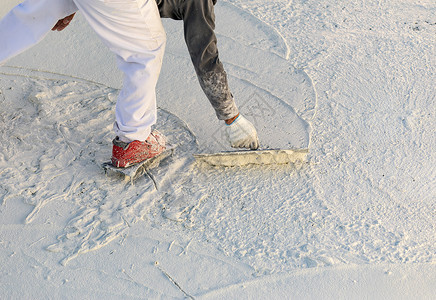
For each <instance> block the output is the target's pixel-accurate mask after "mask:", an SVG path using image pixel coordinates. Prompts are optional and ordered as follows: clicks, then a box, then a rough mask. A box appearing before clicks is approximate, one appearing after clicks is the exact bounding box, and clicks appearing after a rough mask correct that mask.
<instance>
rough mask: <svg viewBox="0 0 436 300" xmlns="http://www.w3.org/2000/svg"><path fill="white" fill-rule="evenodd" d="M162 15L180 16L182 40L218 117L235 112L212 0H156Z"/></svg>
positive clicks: (227, 116)
mask: <svg viewBox="0 0 436 300" xmlns="http://www.w3.org/2000/svg"><path fill="white" fill-rule="evenodd" d="M156 2H157V4H158V7H159V12H160V15H161V17H163V18H172V19H175V20H183V24H184V33H185V42H186V45H187V46H188V51H189V54H190V56H191V60H192V63H193V64H194V68H195V71H196V73H197V76H198V80H199V82H200V85H201V87H202V89H203V91H204V93H205V94H206V96H207V98H208V99H209V101H210V103H211V104H212V106H213V108H214V109H215V112H216V115H217V117H218V119H220V120H227V119H230V118H232V117H234V116H236V115H237V114H238V108H237V107H236V104H235V101H234V99H233V96H232V94H231V92H230V89H229V85H228V81H227V74H226V72H225V71H224V67H223V64H222V63H221V62H220V60H219V56H218V48H217V39H216V36H215V32H214V29H215V14H214V4H215V3H216V0H156Z"/></svg>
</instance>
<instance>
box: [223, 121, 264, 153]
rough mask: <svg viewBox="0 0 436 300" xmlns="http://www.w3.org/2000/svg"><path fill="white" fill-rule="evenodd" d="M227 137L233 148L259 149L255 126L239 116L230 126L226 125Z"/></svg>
mask: <svg viewBox="0 0 436 300" xmlns="http://www.w3.org/2000/svg"><path fill="white" fill-rule="evenodd" d="M226 135H227V139H228V141H229V142H230V145H231V146H232V147H233V148H250V149H251V150H255V149H257V148H259V139H258V137H257V131H256V128H254V126H253V124H251V122H250V121H248V120H247V119H246V118H244V117H243V116H242V115H239V116H238V117H237V118H236V119H235V120H234V121H233V122H232V123H231V124H230V125H226Z"/></svg>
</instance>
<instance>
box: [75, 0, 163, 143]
mask: <svg viewBox="0 0 436 300" xmlns="http://www.w3.org/2000/svg"><path fill="white" fill-rule="evenodd" d="M74 2H75V3H76V5H77V7H78V8H79V10H80V11H81V12H82V13H83V14H84V16H85V18H86V19H87V21H88V22H89V24H90V25H91V27H92V28H93V29H94V30H95V31H96V32H97V34H98V35H99V36H100V37H101V38H102V40H103V41H104V43H105V44H106V45H107V46H108V47H109V49H110V50H111V51H112V52H114V53H115V54H116V55H117V60H118V67H119V68H120V70H121V71H123V72H124V82H123V87H122V89H121V92H120V94H119V96H118V101H117V105H116V110H115V116H116V122H115V124H114V129H115V133H116V134H117V135H118V136H119V137H120V139H121V140H123V141H133V140H141V141H144V140H145V139H147V137H148V136H149V134H150V131H151V126H152V125H154V124H155V123H156V117H157V112H156V84H157V80H158V78H159V74H160V70H161V66H162V59H163V55H164V51H165V42H166V36H165V31H164V29H163V26H162V22H161V19H160V15H159V11H158V8H157V5H156V1H155V0H74Z"/></svg>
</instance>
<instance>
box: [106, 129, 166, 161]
mask: <svg viewBox="0 0 436 300" xmlns="http://www.w3.org/2000/svg"><path fill="white" fill-rule="evenodd" d="M165 142H166V141H165V137H164V136H163V135H162V134H161V133H160V132H159V131H157V130H154V131H153V132H152V133H151V134H150V135H149V136H148V138H147V139H146V140H145V141H144V142H141V141H133V142H130V143H129V144H128V146H127V147H126V148H125V149H123V148H122V147H120V146H117V145H115V144H114V145H113V147H112V165H113V166H115V167H117V168H127V167H129V166H132V165H135V164H137V163H140V162H142V161H144V160H147V159H150V158H152V157H155V156H156V155H159V154H161V153H162V152H163V151H164V150H165V148H166V147H165Z"/></svg>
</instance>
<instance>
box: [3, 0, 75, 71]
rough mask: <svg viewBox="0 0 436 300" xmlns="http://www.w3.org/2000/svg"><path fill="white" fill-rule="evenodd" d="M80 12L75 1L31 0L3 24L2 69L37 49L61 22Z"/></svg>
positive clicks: (14, 11)
mask: <svg viewBox="0 0 436 300" xmlns="http://www.w3.org/2000/svg"><path fill="white" fill-rule="evenodd" d="M75 11H77V7H76V5H75V4H74V2H73V0H27V1H25V2H23V3H21V4H19V5H17V6H16V7H15V8H13V9H12V10H11V11H10V12H9V13H8V14H7V15H6V16H4V18H2V19H1V20H0V65H2V64H4V63H5V62H6V61H7V60H8V59H10V58H12V57H13V56H15V55H18V54H20V53H21V52H23V51H24V50H26V49H28V48H30V47H31V46H33V45H35V44H36V43H38V42H39V41H41V40H42V39H43V37H44V36H45V35H46V34H47V33H48V32H49V31H50V30H51V29H52V27H53V26H54V25H55V24H56V22H57V21H58V20H59V19H62V18H64V17H66V16H68V15H71V14H72V13H74V12H75Z"/></svg>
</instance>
